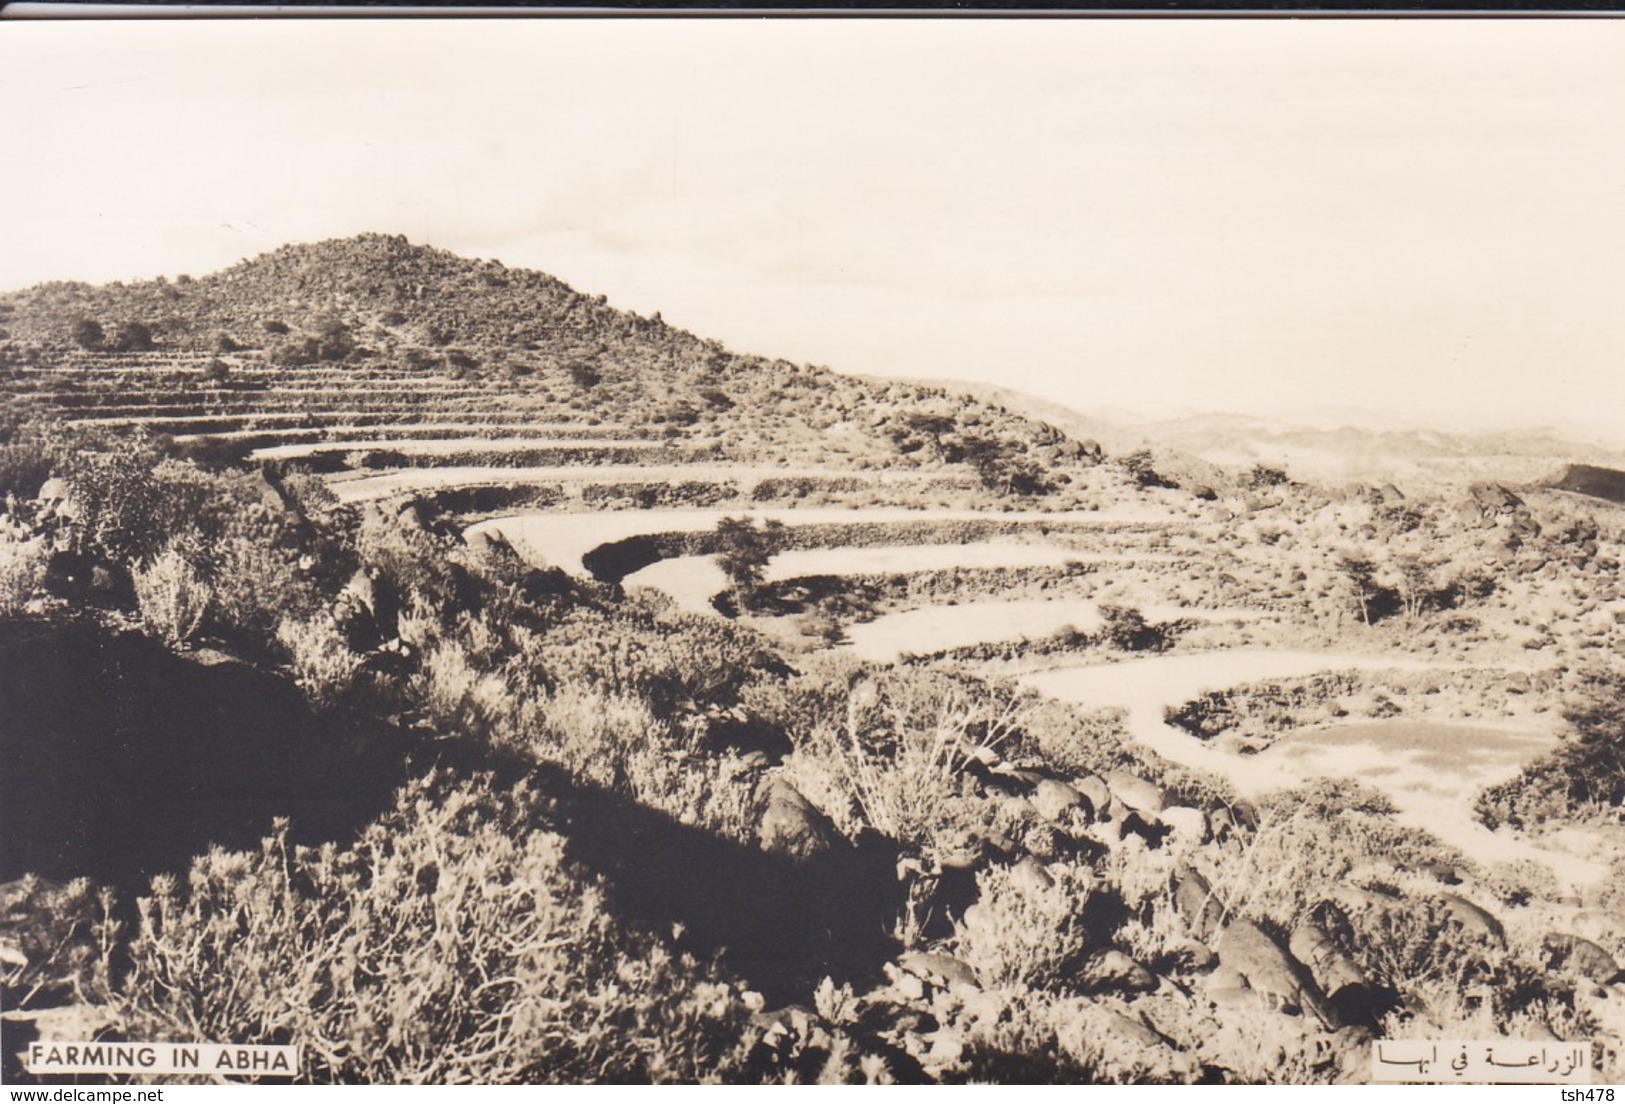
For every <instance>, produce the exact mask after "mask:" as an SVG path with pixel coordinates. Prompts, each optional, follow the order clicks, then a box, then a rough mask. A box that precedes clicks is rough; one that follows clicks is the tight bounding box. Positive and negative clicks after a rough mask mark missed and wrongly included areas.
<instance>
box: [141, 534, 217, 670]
mask: <svg viewBox="0 0 1625 1104" xmlns="http://www.w3.org/2000/svg"><path fill="white" fill-rule="evenodd" d="M130 578H131V580H132V581H133V582H134V583H135V601H136V606H137V608H139V609H140V610H141V619H142V620H143V621H145V622H146V624H147V628H149V629H151V630H152V631H154V632H156V633H157V634H158V635H159V636H160V637H162V638H163V640H164V642H165V643H167V644H169V645H170V646H171V647H175V648H178V647H181V646H182V645H184V644H186V643H187V642H188V641H189V640H191V639H192V637H193V636H195V635H196V634H197V631H198V629H200V628H201V627H202V626H203V618H204V615H205V614H207V613H208V611H209V603H210V601H212V599H213V595H212V594H211V592H210V589H209V586H208V584H207V583H205V582H203V581H202V580H201V579H199V578H198V573H197V569H196V568H194V567H193V566H192V565H191V563H189V562H188V561H187V559H186V557H185V556H183V555H182V554H181V553H180V550H179V549H177V548H175V547H174V546H173V545H171V546H169V547H167V548H165V549H164V550H163V551H162V552H160V553H159V554H158V555H157V556H155V557H153V559H151V560H150V561H148V562H147V563H146V564H145V565H143V566H141V567H138V568H136V569H135V570H133V571H132V572H131V573H130Z"/></svg>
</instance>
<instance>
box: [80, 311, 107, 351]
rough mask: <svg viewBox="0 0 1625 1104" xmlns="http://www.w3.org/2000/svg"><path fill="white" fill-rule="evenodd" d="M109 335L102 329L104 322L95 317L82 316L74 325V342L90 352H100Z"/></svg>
mask: <svg viewBox="0 0 1625 1104" xmlns="http://www.w3.org/2000/svg"><path fill="white" fill-rule="evenodd" d="M106 340H107V335H106V334H105V333H104V332H103V331H102V324H101V323H100V322H97V321H96V320H95V319H94V318H81V319H80V320H79V321H78V322H76V323H74V326H73V343H74V344H75V345H77V346H79V347H80V348H81V349H84V350H86V351H88V352H92V353H94V352H98V351H100V349H101V347H102V343H103V342H105V341H106Z"/></svg>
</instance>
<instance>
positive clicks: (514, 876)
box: [108, 779, 745, 1084]
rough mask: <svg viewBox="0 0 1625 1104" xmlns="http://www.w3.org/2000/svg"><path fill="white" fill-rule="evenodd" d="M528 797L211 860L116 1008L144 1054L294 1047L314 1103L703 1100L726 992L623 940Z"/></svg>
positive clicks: (664, 954)
mask: <svg viewBox="0 0 1625 1104" xmlns="http://www.w3.org/2000/svg"><path fill="white" fill-rule="evenodd" d="M536 813H537V805H536V801H535V798H534V795H533V794H532V793H531V792H530V791H528V790H526V789H525V788H523V787H520V788H519V789H518V790H516V791H515V792H513V793H509V794H504V793H501V792H498V791H496V790H493V788H492V787H491V785H490V783H489V781H487V780H482V779H476V780H473V781H470V782H465V783H461V784H450V783H444V782H437V781H435V780H428V781H423V782H418V783H413V784H412V785H410V786H408V787H407V788H406V789H405V790H403V791H402V793H401V794H400V797H399V801H398V804H397V807H396V808H395V810H394V811H393V812H391V813H389V814H388V815H386V816H385V817H384V818H382V819H381V820H380V821H378V822H377V823H376V824H374V825H372V826H371V827H369V828H368V829H367V830H366V831H365V832H364V833H363V835H362V836H361V838H360V839H359V840H358V841H357V842H356V844H355V845H354V846H352V847H347V848H344V849H342V850H341V849H339V848H336V847H333V846H327V847H323V848H321V849H320V850H310V849H305V848H296V847H293V846H292V845H290V843H289V842H288V838H287V831H286V827H285V826H280V827H279V828H278V830H277V832H276V834H275V835H273V836H272V837H270V838H268V839H266V840H265V841H264V843H263V844H262V846H261V847H260V849H259V850H258V851H257V852H250V853H228V852H223V851H214V852H211V853H209V854H207V855H205V856H202V857H201V858H199V859H198V860H196V861H195V863H194V864H193V867H192V870H191V872H190V875H189V876H188V878H187V879H186V883H185V886H184V888H183V887H182V885H181V883H180V882H179V881H177V880H176V879H174V878H171V877H167V876H164V877H160V878H158V879H155V880H154V883H153V894H152V896H151V897H150V898H144V899H142V900H141V901H140V902H139V905H140V921H139V924H138V925H137V926H136V929H135V930H134V931H133V932H132V933H131V934H130V937H129V939H128V942H127V946H126V951H127V954H128V960H129V965H128V967H127V969H125V970H123V971H120V972H119V973H118V975H117V977H116V979H115V980H114V981H113V983H112V985H111V992H110V993H109V994H108V995H109V997H110V1000H111V1003H112V1005H113V1007H114V1008H115V1009H117V1010H118V1012H119V1013H120V1015H121V1017H122V1019H123V1027H124V1029H125V1030H126V1031H127V1032H128V1033H129V1034H131V1035H132V1036H134V1037H137V1038H144V1039H197V1038H204V1039H229V1040H233V1041H236V1042H242V1043H282V1042H297V1043H299V1044H301V1046H302V1052H303V1056H304V1069H303V1070H301V1079H302V1080H309V1081H317V1082H346V1083H354V1082H380V1083H392V1084H408V1083H474V1084H516V1083H517V1084H528V1083H537V1082H550V1083H571V1082H602V1081H679V1082H693V1081H699V1080H702V1079H710V1078H715V1077H720V1076H725V1075H726V1074H727V1073H728V1071H729V1069H730V1068H731V1066H732V1065H733V1064H734V1063H736V1062H737V1061H738V1058H739V1044H740V1040H741V1034H742V1028H743V1017H744V1015H745V1009H744V1006H743V1005H741V1004H740V1003H739V1001H738V1000H737V998H736V997H735V995H734V993H733V992H732V991H731V990H730V988H729V987H728V985H727V984H725V983H724V982H723V981H721V980H720V979H718V978H716V977H715V975H713V974H711V973H709V972H708V971H706V970H704V969H703V968H701V967H700V966H699V965H698V964H696V963H695V962H693V961H692V960H690V959H687V958H683V957H679V956H677V955H675V954H673V953H672V952H671V951H670V950H668V949H667V948H666V947H665V946H664V945H663V944H661V943H660V942H659V941H657V940H655V939H653V938H650V937H648V936H645V935H642V934H639V933H637V932H636V931H634V930H631V929H629V928H628V927H627V926H626V925H624V924H623V923H621V922H620V921H619V920H617V919H616V918H615V917H613V916H612V915H611V914H610V913H609V911H608V910H607V908H606V904H605V900H604V897H603V894H602V892H601V891H600V890H599V888H598V887H597V886H596V885H594V884H593V883H592V882H590V881H588V880H587V879H585V878H584V877H583V876H582V875H580V874H579V873H577V872H576V871H574V870H572V869H571V867H570V866H569V865H568V864H567V863H566V861H565V858H564V841H563V839H562V838H561V837H559V836H557V835H555V834H552V833H551V832H548V831H545V830H542V829H541V828H539V827H538V826H537V823H536Z"/></svg>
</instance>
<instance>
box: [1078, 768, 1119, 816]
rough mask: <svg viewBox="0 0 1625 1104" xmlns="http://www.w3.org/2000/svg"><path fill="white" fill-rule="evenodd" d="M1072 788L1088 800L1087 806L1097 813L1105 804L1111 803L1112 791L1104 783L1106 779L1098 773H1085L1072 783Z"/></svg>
mask: <svg viewBox="0 0 1625 1104" xmlns="http://www.w3.org/2000/svg"><path fill="white" fill-rule="evenodd" d="M1072 788H1073V789H1075V790H1077V791H1078V792H1079V793H1080V794H1082V795H1083V799H1084V800H1085V801H1087V802H1089V808H1091V809H1093V810H1095V812H1096V813H1097V814H1098V813H1099V812H1100V811H1101V810H1102V809H1104V808H1106V806H1107V805H1110V804H1111V800H1112V791H1111V789H1110V788H1109V787H1107V785H1106V780H1105V779H1104V778H1102V777H1100V775H1098V774H1086V775H1084V776H1083V777H1082V778H1079V779H1078V780H1077V781H1075V782H1073V783H1072Z"/></svg>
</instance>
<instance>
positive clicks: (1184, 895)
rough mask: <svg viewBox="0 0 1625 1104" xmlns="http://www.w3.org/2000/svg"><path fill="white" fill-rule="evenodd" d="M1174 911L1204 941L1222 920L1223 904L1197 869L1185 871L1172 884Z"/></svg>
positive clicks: (1192, 932)
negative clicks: (1173, 884)
mask: <svg viewBox="0 0 1625 1104" xmlns="http://www.w3.org/2000/svg"><path fill="white" fill-rule="evenodd" d="M1174 911H1175V912H1177V913H1178V914H1179V917H1180V919H1181V920H1183V921H1185V927H1186V928H1188V929H1189V930H1190V933H1191V934H1192V935H1194V936H1195V937H1196V938H1197V939H1199V940H1201V941H1203V942H1206V941H1207V940H1208V939H1210V938H1212V936H1213V933H1214V932H1216V931H1217V930H1218V929H1219V925H1220V924H1221V923H1222V922H1223V921H1224V906H1223V905H1221V904H1220V903H1219V901H1218V899H1217V898H1215V897H1214V896H1213V887H1212V886H1210V885H1208V881H1207V879H1206V878H1204V877H1202V875H1201V874H1200V873H1198V872H1197V871H1194V870H1191V871H1187V872H1186V873H1185V874H1184V875H1183V876H1182V877H1180V879H1179V881H1178V882H1177V883H1176V884H1175V886H1174Z"/></svg>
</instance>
